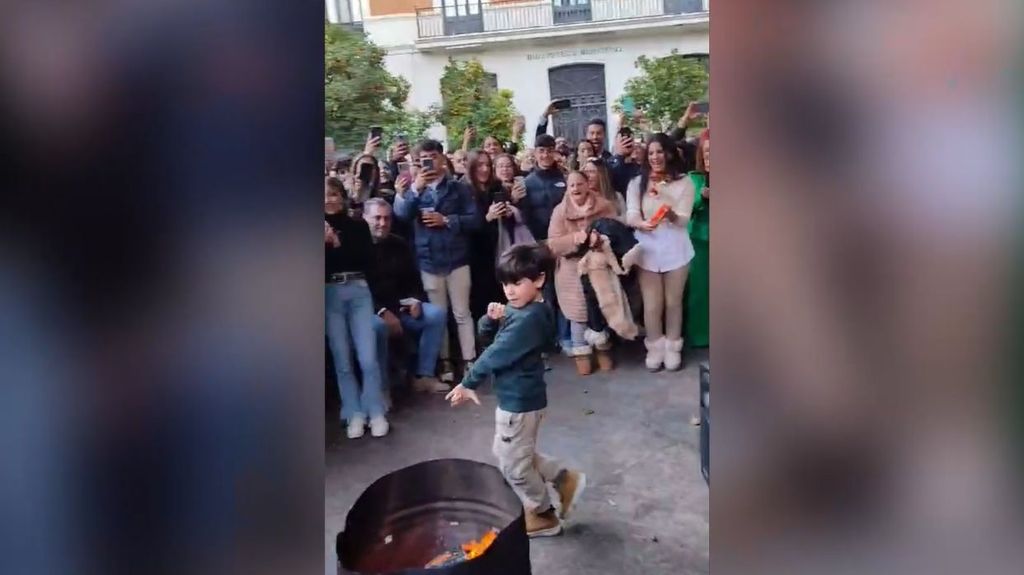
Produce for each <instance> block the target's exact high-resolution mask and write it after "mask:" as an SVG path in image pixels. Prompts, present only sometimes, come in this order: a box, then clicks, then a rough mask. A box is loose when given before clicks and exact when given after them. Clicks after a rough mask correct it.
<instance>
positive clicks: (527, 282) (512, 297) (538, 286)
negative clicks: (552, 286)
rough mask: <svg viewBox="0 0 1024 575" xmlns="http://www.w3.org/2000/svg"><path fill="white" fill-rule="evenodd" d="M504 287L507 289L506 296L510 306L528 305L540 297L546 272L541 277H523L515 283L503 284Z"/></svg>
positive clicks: (520, 306)
mask: <svg viewBox="0 0 1024 575" xmlns="http://www.w3.org/2000/svg"><path fill="white" fill-rule="evenodd" d="M502 288H504V290H505V297H506V298H508V304H509V305H510V306H512V307H514V308H522V307H526V306H527V305H529V304H530V303H532V302H535V301H537V300H538V299H539V298H540V292H541V290H542V289H544V274H540V277H539V278H537V279H535V280H531V279H529V278H522V279H521V280H519V281H517V282H516V283H514V284H509V283H507V284H502Z"/></svg>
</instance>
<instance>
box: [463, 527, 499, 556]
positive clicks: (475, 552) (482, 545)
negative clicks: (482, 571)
mask: <svg viewBox="0 0 1024 575" xmlns="http://www.w3.org/2000/svg"><path fill="white" fill-rule="evenodd" d="M497 538H498V532H497V531H494V530H493V529H492V530H491V531H488V532H487V533H484V536H483V537H481V538H480V539H479V540H478V541H470V542H469V543H463V544H462V551H463V552H464V553H465V554H466V561H469V560H470V559H476V558H477V557H479V556H481V555H483V554H484V551H487V548H488V547H490V546H491V544H492V543H494V540H495V539H497Z"/></svg>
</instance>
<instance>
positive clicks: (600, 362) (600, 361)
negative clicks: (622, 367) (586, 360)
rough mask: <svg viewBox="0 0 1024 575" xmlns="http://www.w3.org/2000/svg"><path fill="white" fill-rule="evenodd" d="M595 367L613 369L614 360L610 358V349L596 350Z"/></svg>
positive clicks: (605, 369) (604, 369)
mask: <svg viewBox="0 0 1024 575" xmlns="http://www.w3.org/2000/svg"><path fill="white" fill-rule="evenodd" d="M597 369H599V370H601V371H611V370H613V369H615V360H614V359H613V358H612V352H611V350H609V349H599V350H597Z"/></svg>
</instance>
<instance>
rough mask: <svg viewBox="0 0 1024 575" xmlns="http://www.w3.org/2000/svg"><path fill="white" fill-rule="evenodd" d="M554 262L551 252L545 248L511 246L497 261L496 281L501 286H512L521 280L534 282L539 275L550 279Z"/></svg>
mask: <svg viewBox="0 0 1024 575" xmlns="http://www.w3.org/2000/svg"><path fill="white" fill-rule="evenodd" d="M554 261H555V260H554V258H553V257H552V256H551V252H550V251H549V250H548V249H547V247H545V246H541V245H537V244H519V245H518V246H512V247H510V248H509V249H507V250H505V253H503V254H501V257H500V258H499V259H498V270H497V273H498V281H499V282H501V283H502V284H514V283H518V282H519V280H522V279H528V280H530V281H536V280H538V279H540V277H541V275H544V276H545V277H551V269H552V268H553V267H554Z"/></svg>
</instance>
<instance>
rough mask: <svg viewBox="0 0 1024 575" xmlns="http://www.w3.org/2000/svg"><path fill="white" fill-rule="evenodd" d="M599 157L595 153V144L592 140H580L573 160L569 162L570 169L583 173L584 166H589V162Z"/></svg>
mask: <svg viewBox="0 0 1024 575" xmlns="http://www.w3.org/2000/svg"><path fill="white" fill-rule="evenodd" d="M593 157H600V156H597V153H596V152H595V151H594V144H592V143H591V142H590V140H580V143H578V144H576V152H575V153H574V154H573V155H572V160H571V161H570V162H569V169H571V170H572V171H574V172H580V171H583V166H585V165H587V160H589V159H590V158H593Z"/></svg>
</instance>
